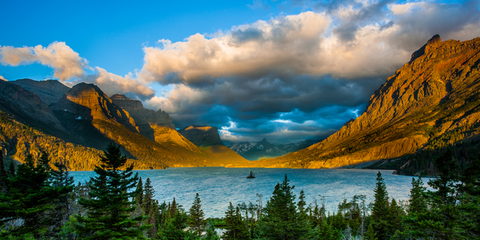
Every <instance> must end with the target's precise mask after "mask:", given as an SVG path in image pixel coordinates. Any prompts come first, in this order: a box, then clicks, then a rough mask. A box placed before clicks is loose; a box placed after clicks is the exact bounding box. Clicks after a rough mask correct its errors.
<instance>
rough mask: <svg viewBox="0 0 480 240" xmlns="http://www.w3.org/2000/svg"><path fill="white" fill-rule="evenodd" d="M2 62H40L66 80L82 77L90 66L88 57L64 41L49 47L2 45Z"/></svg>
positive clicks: (21, 63)
mask: <svg viewBox="0 0 480 240" xmlns="http://www.w3.org/2000/svg"><path fill="white" fill-rule="evenodd" d="M0 62H1V63H2V64H3V65H11V66H18V65H27V64H32V63H35V62H38V63H40V64H42V65H45V66H49V67H51V68H53V69H54V75H53V76H54V77H55V78H59V79H60V80H61V81H65V80H68V79H71V78H74V77H82V76H83V75H84V73H85V70H84V69H85V68H89V67H88V62H87V60H86V59H84V58H81V57H80V56H79V54H78V53H77V52H75V51H73V50H72V49H71V48H70V47H69V46H67V45H66V44H65V43H64V42H53V43H51V44H50V45H48V47H43V46H41V45H38V46H35V47H20V48H15V47H11V46H2V47H0Z"/></svg>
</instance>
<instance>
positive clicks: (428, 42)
mask: <svg viewBox="0 0 480 240" xmlns="http://www.w3.org/2000/svg"><path fill="white" fill-rule="evenodd" d="M441 41H442V39H441V38H440V35H438V34H435V35H433V37H432V38H430V40H428V41H427V45H429V44H434V43H438V42H441Z"/></svg>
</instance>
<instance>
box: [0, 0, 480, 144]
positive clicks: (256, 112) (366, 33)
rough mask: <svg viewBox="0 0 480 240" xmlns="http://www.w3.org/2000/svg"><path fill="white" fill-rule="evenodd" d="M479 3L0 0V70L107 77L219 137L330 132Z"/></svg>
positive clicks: (476, 15) (105, 85)
mask: <svg viewBox="0 0 480 240" xmlns="http://www.w3.org/2000/svg"><path fill="white" fill-rule="evenodd" d="M479 7H480V3H479V1H478V0H476V1H432V0H425V1H404V0H401V1H394V0H384V1H379V0H377V1H375V0H338V1H336V0H327V1H310V0H293V1H283V0H266V1H264V0H253V1H252V0H249V1H141V0H140V1H135V2H132V1H90V0H85V1H20V0H19V1H0V9H2V10H3V11H2V21H1V22H2V23H1V24H0V78H2V79H4V80H8V81H13V80H16V79H22V78H30V79H34V80H45V79H57V80H59V81H61V82H63V83H64V84H65V85H67V86H74V85H75V84H77V83H79V82H89V83H94V84H96V85H98V86H99V87H100V88H101V89H102V90H103V91H104V92H105V93H107V94H108V95H113V94H115V93H124V94H126V95H127V96H129V97H131V98H134V99H139V100H141V101H142V103H143V105H144V106H145V107H146V108H149V109H153V110H158V109H162V110H164V111H166V112H167V113H168V114H169V115H170V116H171V117H172V120H173V123H174V124H175V126H176V127H177V128H183V127H186V126H189V125H192V124H195V125H209V126H214V127H217V128H218V129H219V133H220V136H221V138H222V140H224V141H229V142H242V141H254V142H255V141H260V140H262V139H263V138H266V139H267V140H269V141H270V142H272V143H274V144H281V143H288V142H298V141H302V140H305V139H323V138H325V137H328V136H329V135H330V134H332V133H333V132H335V131H336V130H338V129H340V128H341V127H342V126H343V124H345V122H347V121H349V120H350V119H355V118H356V117H358V116H359V115H361V114H362V113H363V112H364V111H365V109H366V106H367V104H368V101H369V99H370V96H371V95H372V94H373V93H374V91H375V90H376V89H378V88H379V87H380V86H381V85H382V84H383V83H384V82H385V81H386V79H387V78H388V77H389V76H391V75H393V74H394V73H395V71H396V70H397V69H399V68H400V67H402V66H403V65H404V64H405V63H407V62H408V61H409V59H410V57H411V54H412V53H413V52H414V51H415V50H417V49H419V48H420V47H422V46H423V45H424V44H425V43H426V42H427V41H428V40H429V39H430V38H431V37H432V36H433V35H435V34H439V35H440V37H441V38H442V40H448V39H454V40H460V41H464V40H470V39H473V38H476V37H480V11H479V10H480V8H479Z"/></svg>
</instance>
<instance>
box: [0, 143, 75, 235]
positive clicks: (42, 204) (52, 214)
mask: <svg viewBox="0 0 480 240" xmlns="http://www.w3.org/2000/svg"><path fill="white" fill-rule="evenodd" d="M56 166H57V168H59V170H57V171H56V170H52V169H51V168H50V166H49V158H48V154H47V153H45V152H44V153H43V154H42V157H41V159H40V161H38V162H37V164H35V161H34V159H33V157H32V156H31V155H28V156H27V159H25V163H24V164H21V165H19V166H18V169H17V171H16V172H15V170H14V169H11V171H10V172H9V173H6V172H3V173H2V176H1V177H2V180H3V182H4V183H5V186H6V188H5V189H4V190H5V191H3V192H1V193H0V212H1V213H0V219H1V220H0V222H1V228H2V229H5V230H6V231H4V232H2V233H0V235H8V236H11V237H24V236H26V235H28V234H32V236H34V237H35V238H40V237H41V236H44V237H54V236H56V234H57V233H58V231H59V227H58V224H61V223H62V220H63V219H62V216H63V214H66V213H67V212H68V206H66V205H68V203H65V202H64V201H65V200H66V198H68V194H69V193H70V192H71V191H72V182H71V180H72V179H71V178H69V177H68V173H67V172H66V170H65V167H64V166H63V165H60V164H57V165H56ZM67 202H68V200H67Z"/></svg>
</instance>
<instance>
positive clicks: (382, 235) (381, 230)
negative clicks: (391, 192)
mask: <svg viewBox="0 0 480 240" xmlns="http://www.w3.org/2000/svg"><path fill="white" fill-rule="evenodd" d="M373 192H374V197H375V201H374V202H373V208H372V220H373V229H374V230H375V233H376V237H377V238H378V239H379V240H384V239H388V238H389V237H390V236H389V235H388V234H389V232H390V226H389V224H388V219H387V217H388V213H389V212H388V192H387V187H386V185H385V181H384V179H383V177H382V174H381V173H380V172H378V174H377V183H376V184H375V189H374V190H373Z"/></svg>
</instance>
